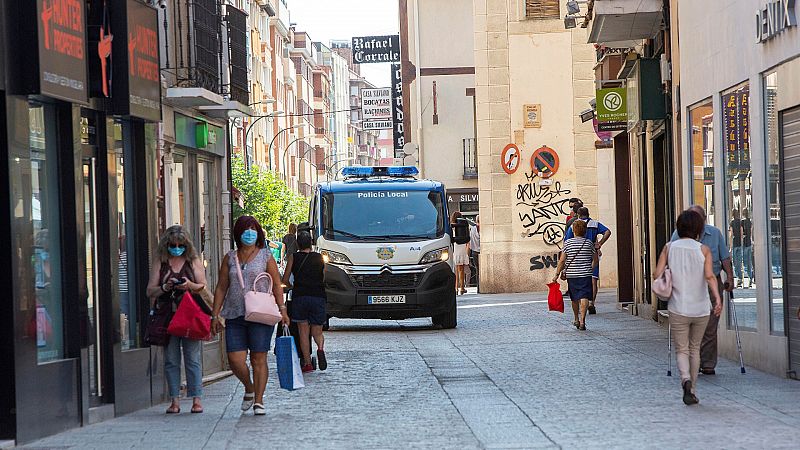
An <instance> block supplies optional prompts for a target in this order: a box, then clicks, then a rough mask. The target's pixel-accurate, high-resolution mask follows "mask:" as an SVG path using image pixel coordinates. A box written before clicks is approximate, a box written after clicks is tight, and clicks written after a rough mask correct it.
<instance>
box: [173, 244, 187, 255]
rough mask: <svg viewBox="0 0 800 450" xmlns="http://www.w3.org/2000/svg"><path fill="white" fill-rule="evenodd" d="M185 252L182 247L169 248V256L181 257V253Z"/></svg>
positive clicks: (184, 248)
mask: <svg viewBox="0 0 800 450" xmlns="http://www.w3.org/2000/svg"><path fill="white" fill-rule="evenodd" d="M185 251H186V247H184V246H182V245H181V246H179V247H170V248H169V254H170V255H172V256H181V255H183V252H185Z"/></svg>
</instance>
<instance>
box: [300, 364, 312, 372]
mask: <svg viewBox="0 0 800 450" xmlns="http://www.w3.org/2000/svg"><path fill="white" fill-rule="evenodd" d="M313 371H314V366H312V365H311V364H306V365H305V366H303V373H309V372H313Z"/></svg>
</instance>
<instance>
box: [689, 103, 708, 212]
mask: <svg viewBox="0 0 800 450" xmlns="http://www.w3.org/2000/svg"><path fill="white" fill-rule="evenodd" d="M689 123H690V124H691V127H692V128H691V135H690V137H689V142H690V145H691V150H690V151H691V157H692V199H693V201H692V203H693V204H695V205H700V206H702V207H704V208H705V210H706V212H707V214H708V223H710V224H712V225H714V106H713V105H712V104H711V100H708V101H707V102H705V103H702V104H700V105H697V106H695V107H693V108H690V109H689Z"/></svg>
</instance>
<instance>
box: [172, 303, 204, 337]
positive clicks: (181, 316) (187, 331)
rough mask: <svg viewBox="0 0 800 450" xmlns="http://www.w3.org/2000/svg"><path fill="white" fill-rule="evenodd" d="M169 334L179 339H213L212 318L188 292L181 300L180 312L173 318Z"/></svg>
mask: <svg viewBox="0 0 800 450" xmlns="http://www.w3.org/2000/svg"><path fill="white" fill-rule="evenodd" d="M200 301H202V300H200ZM167 333H169V334H171V335H173V336H177V337H182V338H187V339H199V340H204V341H207V340H209V339H211V316H209V315H208V314H206V313H205V311H203V310H202V309H201V308H200V305H198V304H197V300H195V298H194V297H193V296H192V294H191V293H189V292H186V293H184V294H183V297H182V298H181V302H180V304H179V305H178V310H177V311H175V315H174V316H172V320H171V321H170V323H169V327H167Z"/></svg>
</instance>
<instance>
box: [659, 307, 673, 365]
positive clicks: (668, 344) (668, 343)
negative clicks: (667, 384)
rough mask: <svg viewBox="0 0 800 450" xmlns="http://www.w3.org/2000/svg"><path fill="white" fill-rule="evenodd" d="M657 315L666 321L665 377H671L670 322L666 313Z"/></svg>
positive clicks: (660, 312) (661, 312) (662, 312)
mask: <svg viewBox="0 0 800 450" xmlns="http://www.w3.org/2000/svg"><path fill="white" fill-rule="evenodd" d="M658 315H659V316H661V317H664V318H666V319H667V376H668V377H671V376H672V322H670V320H669V313H668V312H667V311H659V312H658Z"/></svg>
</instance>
